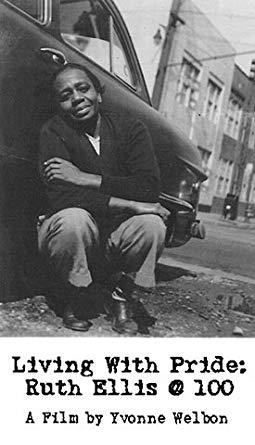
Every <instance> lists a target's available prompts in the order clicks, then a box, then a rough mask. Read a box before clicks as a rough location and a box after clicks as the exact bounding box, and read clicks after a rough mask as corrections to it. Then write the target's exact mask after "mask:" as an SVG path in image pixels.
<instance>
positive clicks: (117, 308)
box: [105, 298, 138, 335]
mask: <svg viewBox="0 0 255 445" xmlns="http://www.w3.org/2000/svg"><path fill="white" fill-rule="evenodd" d="M105 311H106V313H107V315H109V316H110V317H111V320H112V329H113V330H114V331H116V332H118V333H119V334H127V335H135V334H137V332H138V325H137V323H136V322H135V321H134V320H133V318H132V316H133V314H132V310H131V307H130V303H129V302H127V301H125V300H124V301H121V300H114V299H113V298H111V299H109V300H107V301H106V302H105Z"/></svg>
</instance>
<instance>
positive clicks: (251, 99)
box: [212, 65, 255, 216]
mask: <svg viewBox="0 0 255 445" xmlns="http://www.w3.org/2000/svg"><path fill="white" fill-rule="evenodd" d="M254 166H255V82H254V78H252V76H250V77H248V76H247V75H246V74H245V73H244V72H243V71H242V70H241V68H240V67H238V66H237V65H235V68H234V75H233V80H232V86H231V92H230V95H229V100H228V107H227V112H226V116H225V124H224V135H223V140H222V146H221V152H220V157H219V162H218V172H217V178H216V188H215V192H214V198H213V203H212V211H213V212H220V213H221V212H222V209H223V205H224V199H225V197H226V194H227V193H231V194H234V195H236V196H237V197H238V201H239V206H238V215H239V216H245V215H246V213H247V211H248V210H249V208H250V209H252V208H253V212H254V211H255V169H254Z"/></svg>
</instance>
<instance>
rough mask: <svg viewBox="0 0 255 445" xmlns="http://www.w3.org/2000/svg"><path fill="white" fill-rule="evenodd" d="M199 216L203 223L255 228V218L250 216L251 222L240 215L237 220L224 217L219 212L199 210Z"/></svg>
mask: <svg viewBox="0 0 255 445" xmlns="http://www.w3.org/2000/svg"><path fill="white" fill-rule="evenodd" d="M197 218H198V219H199V220H200V221H201V222H203V223H210V224H218V225H224V226H231V227H237V228H239V229H249V230H255V218H250V220H249V222H246V221H244V217H241V216H239V217H238V218H237V219H236V220H234V221H232V220H230V219H224V218H223V216H222V215H220V214H219V213H207V212H198V215H197Z"/></svg>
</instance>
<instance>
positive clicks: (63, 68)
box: [51, 63, 104, 94]
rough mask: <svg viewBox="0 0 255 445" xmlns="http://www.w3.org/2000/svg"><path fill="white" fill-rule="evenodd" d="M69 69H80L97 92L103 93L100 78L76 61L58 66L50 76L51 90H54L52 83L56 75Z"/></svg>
mask: <svg viewBox="0 0 255 445" xmlns="http://www.w3.org/2000/svg"><path fill="white" fill-rule="evenodd" d="M69 69H70V70H71V69H75V70H80V71H83V72H84V73H85V74H86V75H87V76H88V78H89V79H90V80H91V82H92V84H93V86H94V88H95V90H96V92H97V93H100V94H103V93H104V86H103V85H101V83H100V80H99V79H98V77H97V76H96V75H95V74H93V73H92V72H91V71H90V70H89V69H88V68H85V67H84V66H83V65H79V64H78V63H66V64H65V65H62V66H61V67H60V68H58V69H57V70H56V71H55V72H54V74H53V76H52V78H51V88H52V92H53V90H54V83H55V80H56V79H57V77H58V76H59V74H61V73H63V72H64V71H66V70H69Z"/></svg>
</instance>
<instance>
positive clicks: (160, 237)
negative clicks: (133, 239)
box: [140, 215, 166, 243]
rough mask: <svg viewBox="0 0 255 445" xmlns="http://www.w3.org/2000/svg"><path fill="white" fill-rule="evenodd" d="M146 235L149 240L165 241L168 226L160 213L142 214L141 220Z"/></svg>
mask: <svg viewBox="0 0 255 445" xmlns="http://www.w3.org/2000/svg"><path fill="white" fill-rule="evenodd" d="M140 224H141V227H142V230H143V233H144V237H145V239H146V241H147V242H153V241H155V240H156V241H158V242H159V243H164V241H165V236H166V226H165V224H164V222H163V220H162V218H160V216H158V215H141V221H140Z"/></svg>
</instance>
